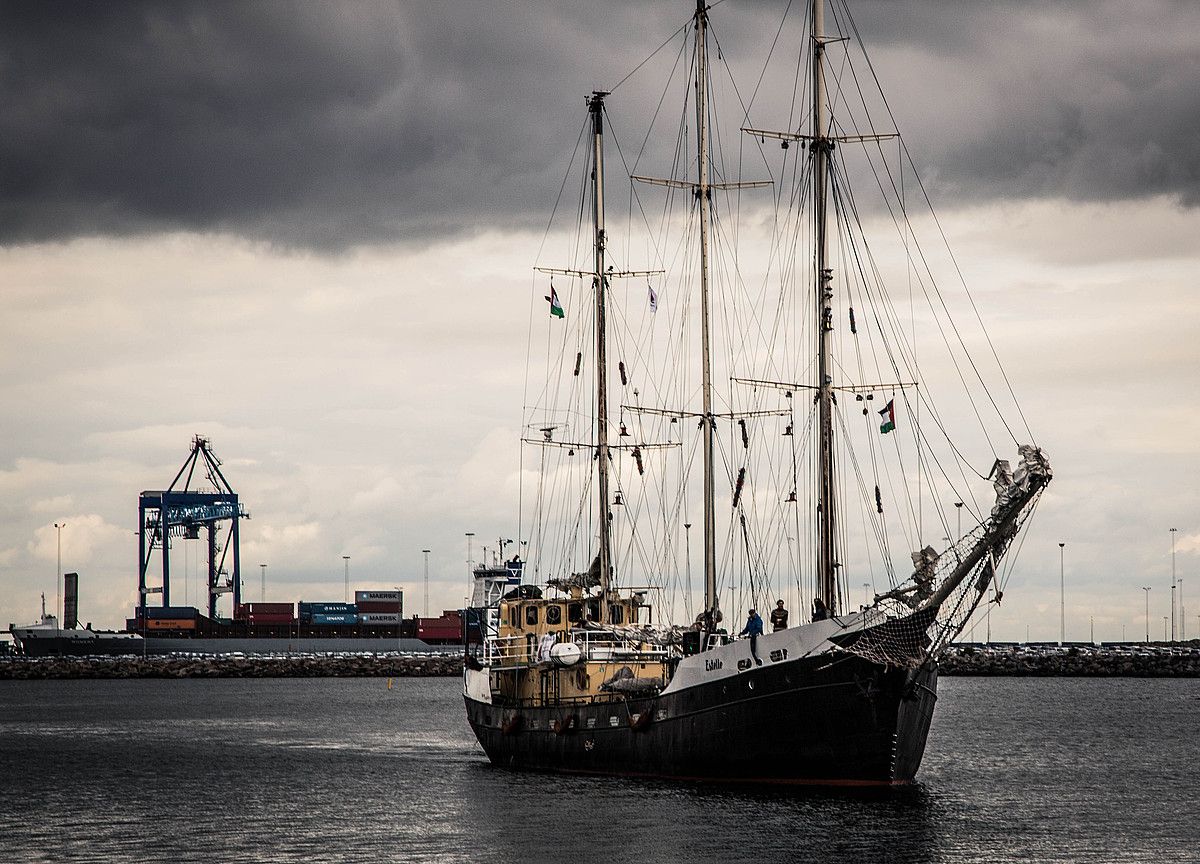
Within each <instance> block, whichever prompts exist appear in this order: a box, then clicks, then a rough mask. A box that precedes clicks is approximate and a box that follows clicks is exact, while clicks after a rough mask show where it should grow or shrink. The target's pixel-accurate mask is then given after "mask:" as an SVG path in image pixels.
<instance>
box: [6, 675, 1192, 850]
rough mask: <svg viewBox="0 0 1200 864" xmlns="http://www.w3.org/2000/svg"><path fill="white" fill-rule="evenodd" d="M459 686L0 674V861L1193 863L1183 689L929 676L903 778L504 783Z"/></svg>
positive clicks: (521, 779)
mask: <svg viewBox="0 0 1200 864" xmlns="http://www.w3.org/2000/svg"><path fill="white" fill-rule="evenodd" d="M459 688H460V684H459V681H458V680H457V679H396V680H395V681H393V682H392V686H391V687H390V689H389V686H388V682H387V681H386V680H383V679H366V678H358V679H266V680H246V679H226V680H145V681H142V680H138V681H13V682H0V862H8V861H14V862H75V861H109V862H126V861H128V862H139V864H141V862H147V861H179V862H192V861H195V862H206V864H212V862H232V861H239V862H240V861H247V862H250V861H260V862H285V861H286V862H324V861H363V862H366V861H371V862H386V861H396V862H424V861H438V862H460V861H470V862H489V864H506V862H512V864H517V862H540V861H547V862H604V864H614V862H655V864H657V862H674V861H681V862H682V861H688V862H698V861H700V862H707V861H731V862H745V861H885V862H886V861H897V862H906V861H907V862H940V861H945V862H1001V861H1022V862H1027V861H1032V862H1148V861H1153V862H1159V861H1172V862H1174V861H1189V862H1198V861H1200V791H1198V790H1200V737H1198V735H1197V733H1198V731H1200V724H1198V722H1197V721H1198V718H1200V681H1197V680H1141V679H1071V678H1057V679H1053V678H943V679H942V681H941V682H940V684H939V691H940V692H939V696H940V698H939V702H938V707H937V712H936V714H935V716H934V722H933V728H932V731H931V733H930V736H929V745H928V748H927V750H926V754H925V761H924V765H923V767H922V770H921V772H920V774H919V783H918V784H917V785H916V786H914V787H912V788H908V789H901V790H884V791H875V792H870V793H862V792H846V791H836V790H832V791H831V790H819V789H801V790H789V789H780V788H777V787H770V788H766V787H764V788H761V789H759V788H723V787H719V786H707V785H698V784H694V783H667V782H642V781H634V780H628V779H604V778H600V779H597V778H575V777H556V776H546V775H537V774H517V773H512V772H509V771H505V770H501V769H497V768H493V767H492V766H491V765H489V764H488V762H487V759H486V757H485V756H484V754H483V752H482V751H481V750H480V749H479V747H478V745H477V744H476V743H475V740H474V738H473V736H472V734H471V731H470V729H469V728H468V727H467V725H466V722H465V719H464V713H463V705H462V697H461V695H460V692H459Z"/></svg>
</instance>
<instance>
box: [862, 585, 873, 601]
mask: <svg viewBox="0 0 1200 864" xmlns="http://www.w3.org/2000/svg"><path fill="white" fill-rule="evenodd" d="M863 605H864V606H870V605H871V583H870V582H864V583H863Z"/></svg>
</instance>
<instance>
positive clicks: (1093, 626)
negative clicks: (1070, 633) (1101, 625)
mask: <svg viewBox="0 0 1200 864" xmlns="http://www.w3.org/2000/svg"><path fill="white" fill-rule="evenodd" d="M1088 621H1090V622H1091V628H1092V630H1091V633H1092V635H1091V643H1092V644H1093V645H1095V644H1096V616H1095V615H1092V616H1091V617H1090V618H1088Z"/></svg>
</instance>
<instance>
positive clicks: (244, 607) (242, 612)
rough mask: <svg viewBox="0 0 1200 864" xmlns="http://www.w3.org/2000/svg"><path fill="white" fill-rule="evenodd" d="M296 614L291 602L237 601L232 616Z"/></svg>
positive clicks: (252, 616) (251, 616) (253, 616)
mask: <svg viewBox="0 0 1200 864" xmlns="http://www.w3.org/2000/svg"><path fill="white" fill-rule="evenodd" d="M295 614H296V607H295V606H293V605H292V604H291V603H239V604H238V605H237V606H236V607H235V608H234V610H233V617H234V618H257V617H258V616H260V615H287V616H288V617H289V618H290V617H292V616H293V615H295Z"/></svg>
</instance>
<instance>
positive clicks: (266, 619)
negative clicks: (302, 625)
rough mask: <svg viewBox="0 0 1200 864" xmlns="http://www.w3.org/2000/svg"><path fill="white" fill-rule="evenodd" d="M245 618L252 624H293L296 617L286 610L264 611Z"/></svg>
mask: <svg viewBox="0 0 1200 864" xmlns="http://www.w3.org/2000/svg"><path fill="white" fill-rule="evenodd" d="M245 620H246V621H247V622H249V623H250V624H291V623H292V622H293V621H294V620H296V619H294V618H293V617H292V616H291V615H289V614H287V613H286V612H284V613H282V614H278V613H269V612H263V613H261V614H259V613H255V614H252V615H250V616H248V617H247V618H246V619H245Z"/></svg>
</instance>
